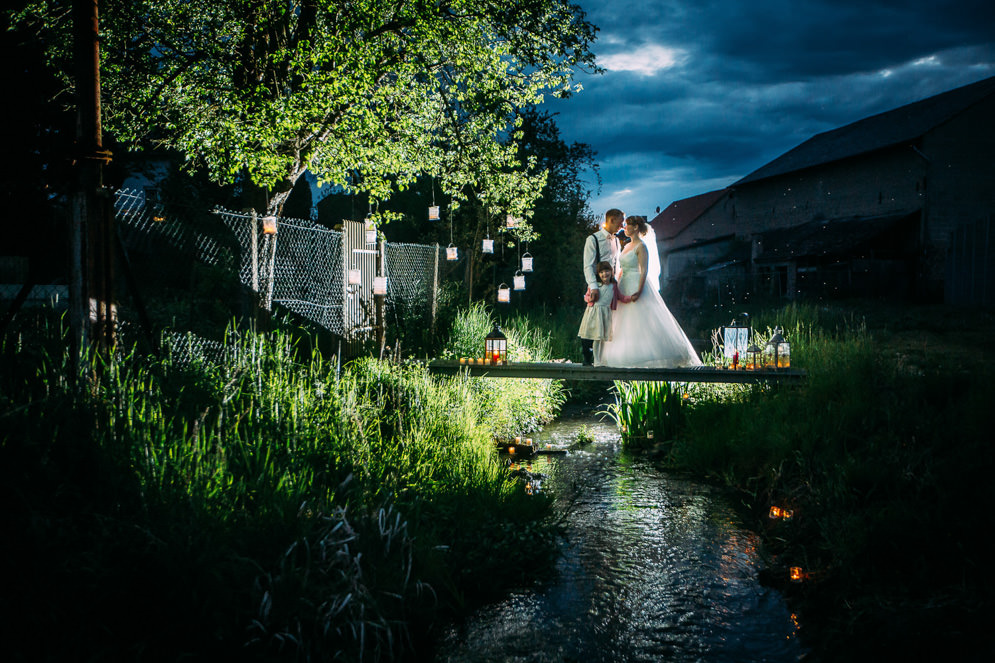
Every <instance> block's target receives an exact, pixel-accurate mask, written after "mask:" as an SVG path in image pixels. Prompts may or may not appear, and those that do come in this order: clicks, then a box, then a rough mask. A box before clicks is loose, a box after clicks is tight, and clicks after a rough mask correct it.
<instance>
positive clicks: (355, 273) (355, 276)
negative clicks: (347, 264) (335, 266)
mask: <svg viewBox="0 0 995 663" xmlns="http://www.w3.org/2000/svg"><path fill="white" fill-rule="evenodd" d="M362 282H363V272H362V271H360V270H358V269H350V270H349V285H359V284H361V283H362Z"/></svg>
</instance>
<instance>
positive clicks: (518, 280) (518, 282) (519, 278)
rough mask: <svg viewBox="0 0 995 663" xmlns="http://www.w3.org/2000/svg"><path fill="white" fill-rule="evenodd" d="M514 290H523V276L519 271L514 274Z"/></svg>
mask: <svg viewBox="0 0 995 663" xmlns="http://www.w3.org/2000/svg"><path fill="white" fill-rule="evenodd" d="M515 290H525V274H522V272H521V270H519V271H517V272H515Z"/></svg>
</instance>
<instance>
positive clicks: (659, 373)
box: [428, 359, 807, 384]
mask: <svg viewBox="0 0 995 663" xmlns="http://www.w3.org/2000/svg"><path fill="white" fill-rule="evenodd" d="M428 370H429V371H430V372H431V373H435V374H438V375H456V374H458V373H461V372H464V373H467V374H469V375H470V376H472V377H490V378H545V379H553V380H600V381H603V382H612V381H614V380H622V381H625V382H727V383H739V384H750V383H758V382H800V381H801V380H804V378H805V377H806V375H807V374H806V372H805V371H804V370H801V369H797V368H779V369H763V370H759V371H746V370H735V371H733V370H727V369H721V368H715V367H713V366H698V367H695V368H614V367H611V366H584V365H582V364H572V363H566V362H535V363H533V362H522V363H515V362H511V363H508V364H506V365H504V366H489V365H482V364H473V365H471V364H460V363H459V361H456V360H452V359H449V360H443V359H436V360H434V361H432V362H430V363H429V364H428Z"/></svg>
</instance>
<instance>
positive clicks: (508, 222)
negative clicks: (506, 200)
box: [504, 214, 520, 228]
mask: <svg viewBox="0 0 995 663" xmlns="http://www.w3.org/2000/svg"><path fill="white" fill-rule="evenodd" d="M519 221H520V219H517V218H515V217H514V216H512V215H511V214H509V215H508V216H506V217H505V219H504V224H505V226H506V227H508V228H517V227H518V223H519Z"/></svg>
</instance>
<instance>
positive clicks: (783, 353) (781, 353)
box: [766, 327, 791, 368]
mask: <svg viewBox="0 0 995 663" xmlns="http://www.w3.org/2000/svg"><path fill="white" fill-rule="evenodd" d="M766 350H767V354H768V355H769V356H770V362H771V367H772V368H791V344H789V343H788V341H787V340H785V338H784V336H783V334H782V333H781V328H780V327H774V335H773V336H771V337H770V341H768V342H767V348H766Z"/></svg>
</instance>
